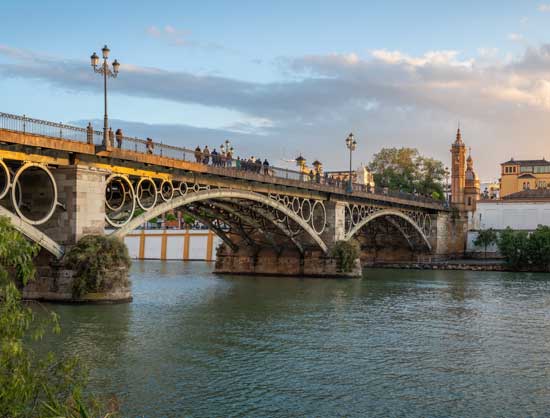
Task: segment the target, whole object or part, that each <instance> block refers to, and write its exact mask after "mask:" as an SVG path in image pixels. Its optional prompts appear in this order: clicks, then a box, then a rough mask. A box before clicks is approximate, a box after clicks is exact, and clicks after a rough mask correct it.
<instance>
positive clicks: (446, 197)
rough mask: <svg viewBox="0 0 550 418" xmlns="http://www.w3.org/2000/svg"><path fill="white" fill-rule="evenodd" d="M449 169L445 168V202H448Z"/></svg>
mask: <svg viewBox="0 0 550 418" xmlns="http://www.w3.org/2000/svg"><path fill="white" fill-rule="evenodd" d="M449 174H451V173H450V172H449V167H445V202H447V203H448V202H449Z"/></svg>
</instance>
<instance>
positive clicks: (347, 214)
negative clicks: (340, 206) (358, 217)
mask: <svg viewBox="0 0 550 418" xmlns="http://www.w3.org/2000/svg"><path fill="white" fill-rule="evenodd" d="M344 221H345V227H346V234H349V233H350V232H351V228H352V227H353V225H352V220H351V208H350V207H349V206H346V209H345V216H344Z"/></svg>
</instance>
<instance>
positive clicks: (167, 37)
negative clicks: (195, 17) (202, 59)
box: [145, 25, 234, 52]
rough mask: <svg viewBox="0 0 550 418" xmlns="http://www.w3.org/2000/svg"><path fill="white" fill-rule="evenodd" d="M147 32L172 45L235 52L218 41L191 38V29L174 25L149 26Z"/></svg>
mask: <svg viewBox="0 0 550 418" xmlns="http://www.w3.org/2000/svg"><path fill="white" fill-rule="evenodd" d="M145 32H146V33H147V34H148V35H149V36H150V37H152V38H155V39H158V40H162V41H164V42H166V43H168V44H169V45H172V46H185V47H194V48H201V49H210V50H226V51H230V52H234V51H232V50H231V49H229V48H226V47H224V46H223V45H221V44H218V43H216V42H201V41H197V40H193V39H191V38H190V36H191V31H190V30H187V29H178V28H175V27H174V26H172V25H165V26H164V27H163V28H162V29H159V28H158V27H157V26H154V25H153V26H149V27H148V28H147V29H146V30H145Z"/></svg>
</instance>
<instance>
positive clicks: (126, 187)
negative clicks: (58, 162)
mask: <svg viewBox="0 0 550 418" xmlns="http://www.w3.org/2000/svg"><path fill="white" fill-rule="evenodd" d="M111 183H114V184H113V185H112V184H111ZM114 186H117V187H119V188H120V189H118V190H115V187H114ZM117 194H118V196H119V197H118V199H121V201H122V203H121V204H119V205H118V206H116V209H115V210H113V209H111V207H115V206H112V205H111V204H108V203H107V196H111V197H113V198H115V196H116V195H117ZM105 198H106V199H105V206H107V209H110V212H108V211H107V210H105V220H106V221H107V223H108V224H109V225H111V226H112V227H114V228H120V227H123V226H124V225H126V224H127V223H128V222H130V220H131V219H132V217H133V215H134V212H135V210H136V200H137V199H136V195H135V192H134V188H133V187H132V183H131V182H130V180H129V179H128V177H126V176H124V175H122V174H111V175H110V176H109V177H107V180H106V181H105ZM128 203H129V204H130V209H129V210H128V211H126V212H127V214H126V217H125V218H124V217H122V220H121V219H120V217H119V216H118V215H120V214H121V213H122V212H123V209H124V206H125V205H126V204H128Z"/></svg>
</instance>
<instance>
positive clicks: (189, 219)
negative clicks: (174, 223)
mask: <svg viewBox="0 0 550 418" xmlns="http://www.w3.org/2000/svg"><path fill="white" fill-rule="evenodd" d="M183 222H185V224H186V225H188V226H191V225H193V224H194V223H195V218H193V217H192V216H191V215H188V214H184V215H183Z"/></svg>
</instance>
